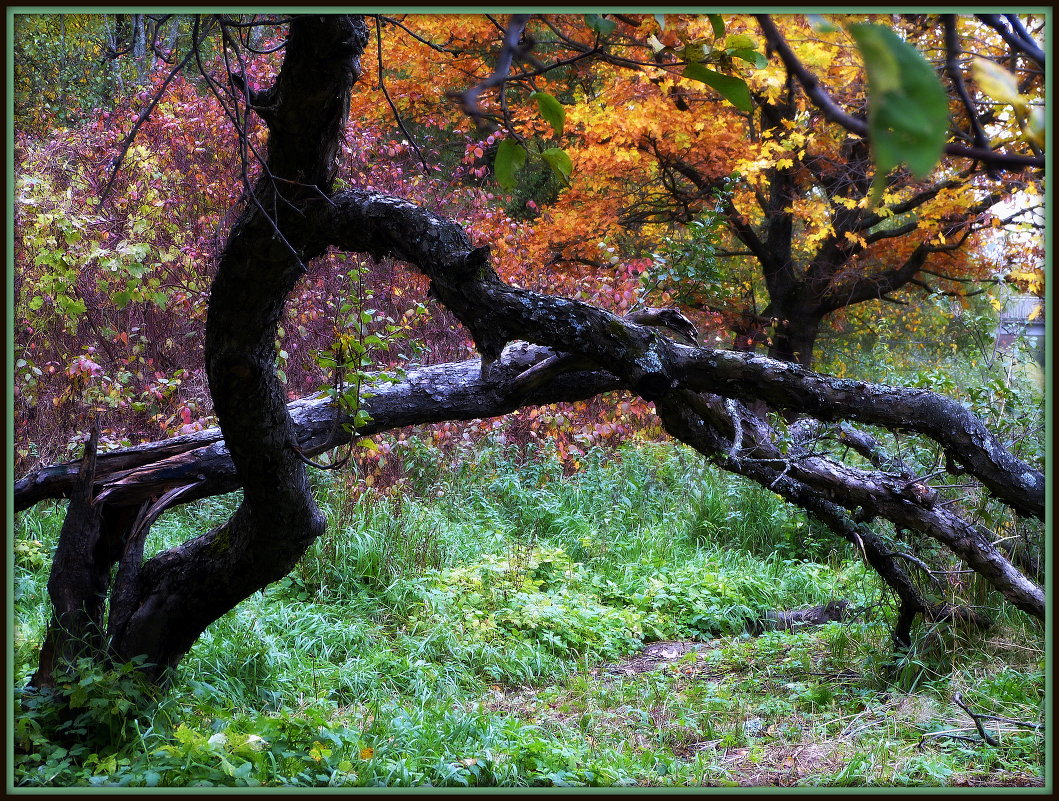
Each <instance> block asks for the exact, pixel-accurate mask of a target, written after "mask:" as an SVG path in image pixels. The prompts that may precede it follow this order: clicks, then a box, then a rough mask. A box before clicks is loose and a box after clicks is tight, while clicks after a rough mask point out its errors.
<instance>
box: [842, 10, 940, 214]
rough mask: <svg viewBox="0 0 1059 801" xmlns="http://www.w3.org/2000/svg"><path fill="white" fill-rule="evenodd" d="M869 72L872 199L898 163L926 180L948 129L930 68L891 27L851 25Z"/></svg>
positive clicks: (873, 200) (878, 194) (938, 87)
mask: <svg viewBox="0 0 1059 801" xmlns="http://www.w3.org/2000/svg"><path fill="white" fill-rule="evenodd" d="M849 31H850V33H851V34H852V35H853V38H854V40H855V41H856V42H857V46H858V47H859V48H860V51H861V55H862V57H863V59H864V68H865V70H866V71H867V73H868V138H869V141H870V142H871V148H872V154H873V156H874V160H875V178H874V179H873V181H872V191H871V198H872V201H871V202H872V203H877V202H878V200H879V198H881V197H882V192H883V189H884V188H885V181H886V175H887V174H888V173H889V172H890V170H892V169H893V168H894V167H896V166H897V165H898V164H900V163H901V162H905V163H907V164H908V167H909V169H911V171H912V174H913V175H915V176H916V177H917V178H925V177H926V176H927V175H929V174H930V171H931V170H932V169H933V168H934V165H935V164H937V163H938V159H939V158H941V151H942V149H943V148H944V147H945V140H946V138H947V137H948V132H949V103H948V95H947V94H946V92H945V89H944V87H943V86H942V85H941V82H940V81H939V80H938V76H937V75H936V74H935V72H934V68H933V67H931V65H930V64H929V63H928V62H927V60H926V59H924V58H923V56H922V55H920V53H919V51H918V50H916V49H915V48H914V47H913V46H912V45H910V44H908V43H907V42H905V41H904V40H902V39H901V38H900V37H899V36H898V35H897V34H896V33H894V32H893V31H892V30H891V29H890V28H888V27H886V26H883V25H875V24H873V23H868V22H862V23H857V24H854V25H850V26H849Z"/></svg>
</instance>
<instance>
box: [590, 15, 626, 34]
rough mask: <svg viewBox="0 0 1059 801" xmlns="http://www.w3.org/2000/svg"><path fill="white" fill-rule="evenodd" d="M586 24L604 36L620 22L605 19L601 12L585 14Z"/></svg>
mask: <svg viewBox="0 0 1059 801" xmlns="http://www.w3.org/2000/svg"><path fill="white" fill-rule="evenodd" d="M585 24H586V25H587V26H588V27H589V28H591V29H592V30H594V31H595V32H596V33H598V34H602V35H603V36H606V35H607V34H609V33H610V32H611V31H613V30H614V29H615V28H617V27H618V23H616V22H612V21H611V20H609V19H603V16H602V15H601V14H585Z"/></svg>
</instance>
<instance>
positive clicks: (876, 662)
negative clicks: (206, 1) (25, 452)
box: [15, 442, 1044, 786]
mask: <svg viewBox="0 0 1059 801" xmlns="http://www.w3.org/2000/svg"><path fill="white" fill-rule="evenodd" d="M403 448H404V449H403V450H400V449H399V452H398V457H397V458H400V459H401V462H402V468H403V470H404V482H403V484H402V488H401V491H400V492H398V493H394V494H391V495H381V494H378V493H374V492H369V493H367V494H365V495H362V496H360V497H359V498H357V499H356V500H350V499H349V498H347V497H346V496H345V494H344V489H343V484H342V481H341V479H340V478H336V477H334V476H330V475H327V476H325V477H323V478H318V479H317V482H318V483H317V486H316V491H317V495H318V498H319V500H320V502H321V506H322V508H323V509H324V511H325V513H326V514H327V516H328V521H329V526H328V531H327V534H326V535H325V536H324V537H322V538H321V539H320V540H319V541H318V542H316V543H315V544H314V545H313V547H312V549H311V550H310V552H309V553H308V554H307V555H306V557H305V558H304V559H303V560H302V562H301V563H300V564H299V566H298V567H297V569H296V570H295V571H294V572H293V573H292V574H291V575H290V576H288V577H286V578H285V579H283V580H282V581H280V582H277V583H276V584H274V585H272V586H270V587H268V588H266V590H265V591H264V592H262V593H257V594H255V595H254V596H253V597H251V598H250V599H248V600H247V601H246V602H244V603H243V604H241V605H240V606H239V607H238V608H236V609H235V610H233V611H232V612H230V613H229V614H227V615H225V616H224V617H223V618H222V619H221V620H219V621H217V623H215V624H214V625H213V626H211V627H210V629H209V630H208V631H207V632H206V634H205V635H204V636H203V637H202V638H201V640H200V641H199V642H198V643H197V644H196V645H195V647H194V648H193V649H192V651H191V653H190V654H189V655H188V657H187V658H186V659H185V660H184V662H183V663H182V665H181V668H180V671H179V675H178V676H177V678H176V682H175V684H174V686H173V687H172V688H171V689H170V690H169V692H168V693H167V694H166V695H165V696H164V697H162V698H154V697H152V696H151V695H150V693H149V692H148V691H146V690H145V689H144V688H142V687H140V686H139V685H138V684H137V683H136V682H135V680H134V676H133V675H132V674H127V673H121V672H112V673H109V674H107V673H102V672H99V671H91V670H89V671H88V672H87V673H86V674H85V676H84V677H83V678H82V679H81V681H82V682H84V681H86V680H89V681H90V683H89V684H87V685H85V686H88V687H91V688H92V691H91V692H90V693H87V692H86V693H84V694H83V695H84V698H83V699H82V700H83V701H84V704H85V705H84V706H83V707H80V708H81V709H83V710H84V712H83V715H82V718H81V719H80V723H76V725H80V726H82V727H83V728H84V732H85V733H84V735H83V736H82V737H81V740H80V743H81V744H80V745H75V746H72V747H65V748H64V747H60V746H58V745H56V744H55V743H52V742H49V741H48V740H47V738H46V736H45V734H44V728H43V727H44V725H45V724H47V723H48V722H49V721H48V718H47V716H48V710H47V708H46V707H40V708H33V709H30V710H28V711H25V712H23V713H21V714H20V716H19V720H18V721H16V741H17V743H18V744H19V746H20V750H19V753H18V754H17V755H16V782H17V783H19V784H22V785H48V786H66V785H86V784H100V785H111V784H127V785H131V786H156V785H157V786H192V785H209V786H247V785H251V786H255V785H258V784H261V785H285V786H328V785H331V786H370V785H406V786H407V785H416V786H418V785H435V786H464V785H500V786H538V785H546V786H552V785H600V786H612V785H667V786H682V785H701V784H709V785H725V784H800V785H870V784H882V785H889V784H894V785H902V784H904V785H934V784H947V785H959V784H978V783H1006V784H1012V783H1020V782H1037V783H1039V782H1040V778H1041V776H1042V775H1043V764H1044V759H1043V753H1042V750H1043V744H1042V742H1041V738H1040V737H1038V736H1037V735H1035V734H1034V733H1032V732H1029V731H1026V730H1022V731H1018V730H1005V731H1004V732H1003V733H1002V734H1001V745H1000V746H999V747H996V748H993V747H989V746H985V745H984V744H977V743H968V742H964V741H959V740H952V739H950V738H941V737H938V738H929V737H928V738H927V739H926V740H923V739H922V738H923V735H924V734H927V733H930V732H934V731H939V730H941V729H944V728H946V727H948V728H953V727H957V728H958V727H962V728H964V729H966V728H967V727H969V726H970V721H969V720H968V719H967V718H966V716H965V715H964V714H963V713H962V712H961V711H960V710H959V709H958V708H957V707H955V706H953V705H952V703H951V694H952V693H953V692H957V691H960V692H963V694H964V698H965V700H966V701H967V702H968V703H970V704H972V705H973V706H974V707H975V708H978V709H980V710H982V711H983V712H988V713H990V714H996V715H1000V716H1005V717H1011V718H1016V719H1020V720H1040V718H1041V714H1042V711H1041V710H1042V707H1041V704H1042V703H1043V684H1044V676H1043V665H1044V655H1043V645H1042V641H1043V635H1042V633H1041V631H1040V628H1039V627H1037V626H1035V624H1033V623H1030V622H1027V621H1026V620H1025V619H1024V617H1023V616H1021V615H1020V614H1018V613H1005V615H1004V616H1002V617H1001V620H1002V623H1003V628H1001V629H998V630H994V631H992V632H990V634H989V635H987V636H985V635H974V634H967V633H960V632H956V633H949V632H936V633H927V632H924V637H923V639H922V640H921V642H920V644H919V645H918V646H917V648H916V649H914V650H913V652H911V653H910V654H909V655H907V656H906V657H905V658H904V659H903V660H900V661H899V662H897V663H896V664H894V663H893V662H894V660H893V659H892V657H891V654H890V652H889V640H888V636H889V635H888V624H887V619H886V610H885V608H882V607H879V606H878V604H877V602H878V601H879V599H880V589H879V586H878V583H877V582H876V580H875V579H874V577H873V576H872V574H870V572H868V571H866V570H865V569H864V567H863V566H862V564H861V563H860V562H859V561H857V560H856V558H855V555H854V554H852V553H850V552H849V551H848V550H847V548H846V546H845V545H843V544H839V543H836V542H835V541H834V540H833V539H832V538H830V537H829V536H827V535H826V533H824V532H821V531H820V530H818V529H817V528H816V527H815V526H813V525H810V524H809V523H808V522H807V520H806V519H805V517H804V516H803V515H801V514H800V513H798V512H796V511H794V510H792V509H791V508H790V507H788V506H786V505H785V504H784V503H783V502H782V501H781V500H780V499H779V498H777V497H776V496H775V495H772V494H770V493H767V492H763V491H761V490H760V489H757V488H755V487H752V486H750V485H748V484H746V483H745V482H743V481H742V480H740V479H738V478H737V477H733V476H730V475H727V474H724V473H720V472H717V471H714V470H713V469H712V468H710V467H709V466H708V465H706V464H705V462H704V461H703V460H702V459H701V458H699V457H698V456H697V455H695V454H694V453H692V452H691V451H688V450H686V449H683V448H674V447H672V446H671V445H639V446H637V447H628V448H625V449H623V450H621V451H619V452H618V453H616V454H607V453H604V452H592V453H591V454H589V456H588V458H587V464H586V466H585V468H584V469H583V470H582V471H581V472H579V473H578V474H576V475H575V476H571V477H564V476H563V471H562V468H561V466H560V465H559V463H558V462H557V460H556V459H555V458H554V457H553V456H552V455H551V454H549V453H547V452H535V453H530V454H522V455H520V456H519V457H518V458H515V456H513V455H511V454H510V452H506V451H505V450H504V449H502V448H499V447H495V446H494V447H483V448H479V449H477V450H476V451H474V452H471V453H463V454H456V455H455V456H448V457H446V456H443V455H441V454H439V452H438V451H436V450H434V449H431V448H428V447H426V446H424V445H421V444H418V443H415V442H413V443H411V444H409V445H407V446H403ZM236 500H237V499H236V498H231V497H230V498H222V499H211V500H209V501H204V502H200V503H198V504H195V505H193V506H190V507H188V508H185V509H182V510H179V511H177V512H175V513H171V514H169V515H167V516H166V517H164V518H163V520H162V521H160V522H159V523H158V524H156V526H155V529H154V531H153V532H152V535H151V539H150V542H149V543H148V550H152V549H158V548H161V547H166V546H169V545H172V544H175V543H176V542H179V541H181V540H182V539H184V538H185V537H187V536H188V535H189V534H190V533H194V532H200V531H204V530H206V529H207V528H208V527H209V526H211V525H214V524H216V522H218V521H219V520H222V519H223V518H224V517H225V515H226V514H228V513H230V512H231V510H232V509H233V508H234V503H235V502H236ZM62 513H63V508H62V506H60V505H51V506H49V505H41V506H38V507H37V508H36V509H34V510H32V511H31V512H28V513H25V514H23V515H21V516H20V518H19V521H18V528H17V532H16V565H15V598H16V601H15V607H16V609H15V611H16V623H17V633H16V641H15V683H16V693H17V691H18V688H19V687H21V686H23V685H24V683H25V680H26V678H27V677H28V675H29V674H30V673H31V672H32V670H33V668H34V660H35V658H36V650H37V648H38V647H39V643H40V639H41V637H42V636H43V631H44V625H45V623H46V615H47V606H46V588H45V585H46V582H47V570H48V558H49V554H50V552H51V549H52V548H53V547H54V543H55V539H56V537H57V535H58V530H59V527H60V526H61V522H62ZM831 598H846V599H849V600H850V601H851V603H852V604H853V605H854V606H857V607H868V608H869V609H870V611H868V612H866V613H865V614H864V615H862V616H861V617H860V618H858V619H857V620H856V621H854V622H853V623H850V624H843V625H839V624H829V625H828V626H824V627H821V628H819V629H814V630H811V631H801V632H771V633H767V634H764V635H761V636H759V637H750V636H748V635H747V634H746V633H745V632H744V628H745V622H746V620H747V619H751V618H754V617H756V616H757V615H759V614H760V613H762V612H763V611H764V610H767V609H774V608H793V607H798V606H807V605H812V604H818V603H823V602H825V601H827V600H829V599H831ZM655 640H688V641H695V642H697V643H700V644H701V646H702V650H701V651H700V652H699V656H695V655H694V654H692V655H690V656H688V657H686V658H683V659H680V660H676V661H675V662H673V663H666V664H665V665H663V666H661V667H659V668H658V669H655V670H650V671H647V672H642V673H637V674H635V675H624V674H623V673H622V672H621V670H618V669H608V667H607V666H614V665H622V664H626V663H627V662H626V660H629V659H630V658H632V657H634V656H635V655H636V654H637V653H638V652H639V651H640V650H641V649H642V647H643V645H644V643H645V642H651V641H655ZM78 686H80V685H78ZM132 709H141V710H142V712H143V714H141V715H138V716H137V715H134V714H132V713H131V711H130V710H132ZM752 723H753V726H751V724H752ZM1009 728H1010V727H1009ZM960 733H961V734H964V735H968V736H972V737H974V731H973V728H972V729H971V730H965V731H961V732H960ZM108 739H109V740H113V741H114V742H113V743H112V744H110V745H106V744H105V743H106V741H107V740H108Z"/></svg>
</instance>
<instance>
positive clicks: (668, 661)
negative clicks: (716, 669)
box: [589, 640, 721, 676]
mask: <svg viewBox="0 0 1059 801" xmlns="http://www.w3.org/2000/svg"><path fill="white" fill-rule="evenodd" d="M719 642H720V641H719V640H710V641H709V642H688V641H677V640H674V641H669V642H653V643H651V644H649V645H646V646H644V649H643V650H642V651H641V652H640V653H638V654H634V655H633V656H630V657H627V658H626V659H623V660H622V661H621V662H619V663H618V664H616V665H603V666H601V667H596V668H592V670H590V671H589V672H590V673H591V674H592V675H594V676H637V675H639V674H641V673H647V672H648V671H651V670H658V669H659V668H660V667H664V666H666V665H672V664H678V663H679V664H680V667H681V668H682V672H685V671H686V672H694V673H696V674H701V673H704V672H707V669H706V666H705V665H703V664H701V663H703V662H704V661H705V660H706V653H705V652H706V651H709V650H711V649H713V648H716V647H717V646H718V645H719ZM689 654H694V656H688V655H689ZM717 675H718V676H720V675H721V674H720V673H717Z"/></svg>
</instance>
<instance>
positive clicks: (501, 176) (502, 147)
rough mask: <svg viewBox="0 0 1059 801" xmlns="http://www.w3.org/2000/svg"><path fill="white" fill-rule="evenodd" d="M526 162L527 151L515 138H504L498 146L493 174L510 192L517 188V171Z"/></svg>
mask: <svg viewBox="0 0 1059 801" xmlns="http://www.w3.org/2000/svg"><path fill="white" fill-rule="evenodd" d="M525 163H526V151H525V150H523V149H522V146H521V145H520V144H519V143H518V142H516V141H515V140H514V139H504V140H502V141H501V142H500V144H499V145H498V146H497V148H496V159H495V160H494V162H493V174H494V175H496V182H497V183H498V184H500V186H501V187H502V188H503V189H504V190H506V191H508V192H510V191H511V190H512V189H514V188H515V183H516V180H515V173H517V172H518V171H519V170H521V169H522V165H524V164H525Z"/></svg>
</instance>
